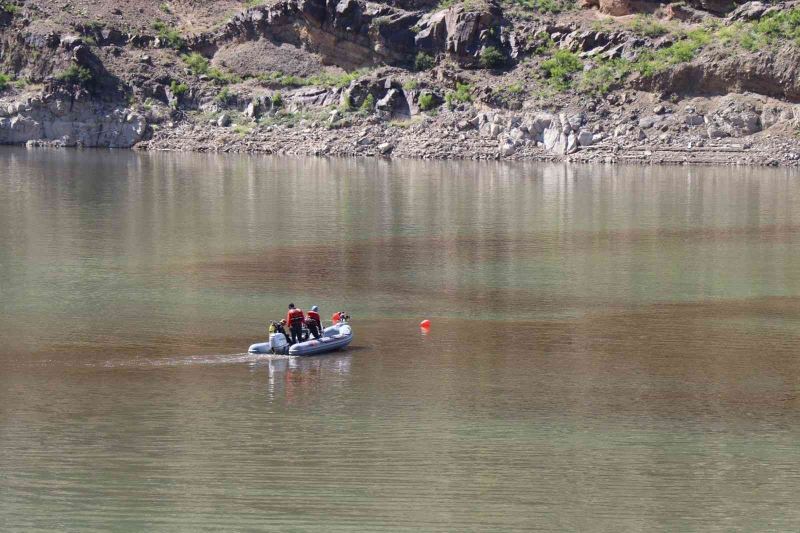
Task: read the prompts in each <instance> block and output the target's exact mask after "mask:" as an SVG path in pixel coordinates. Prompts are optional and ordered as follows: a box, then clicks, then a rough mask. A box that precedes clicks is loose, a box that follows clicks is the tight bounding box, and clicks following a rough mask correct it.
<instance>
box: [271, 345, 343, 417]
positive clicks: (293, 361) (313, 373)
mask: <svg viewBox="0 0 800 533" xmlns="http://www.w3.org/2000/svg"><path fill="white" fill-rule="evenodd" d="M351 364H352V355H351V354H337V353H333V354H329V355H326V356H324V357H322V356H319V357H317V356H315V357H278V356H276V357H271V358H270V359H269V360H268V361H267V365H266V367H267V391H268V394H269V400H270V401H276V400H278V399H280V400H281V401H283V402H285V403H286V404H287V405H296V404H298V403H302V402H303V401H304V399H305V398H307V397H308V396H309V395H310V396H316V395H317V393H318V391H319V389H320V388H322V387H325V388H328V387H330V386H335V387H346V386H347V385H348V379H347V378H348V376H349V374H350V366H351ZM257 370H260V369H258V368H257Z"/></svg>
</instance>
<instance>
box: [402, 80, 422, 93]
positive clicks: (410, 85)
mask: <svg viewBox="0 0 800 533" xmlns="http://www.w3.org/2000/svg"><path fill="white" fill-rule="evenodd" d="M417 87H419V82H418V81H417V80H415V79H414V78H411V79H410V80H406V81H404V82H403V89H405V90H406V91H413V90H414V89H416V88H417Z"/></svg>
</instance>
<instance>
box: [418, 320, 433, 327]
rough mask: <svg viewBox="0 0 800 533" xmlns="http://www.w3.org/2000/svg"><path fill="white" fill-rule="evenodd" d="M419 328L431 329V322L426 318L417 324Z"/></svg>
mask: <svg viewBox="0 0 800 533" xmlns="http://www.w3.org/2000/svg"><path fill="white" fill-rule="evenodd" d="M419 327H421V328H425V329H428V328H429V327H431V321H430V320H428V319H427V318H426V319H425V320H423V321H422V322H420V323H419Z"/></svg>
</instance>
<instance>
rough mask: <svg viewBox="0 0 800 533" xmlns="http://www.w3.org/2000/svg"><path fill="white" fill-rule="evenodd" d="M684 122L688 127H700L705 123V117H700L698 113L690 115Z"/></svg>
mask: <svg viewBox="0 0 800 533" xmlns="http://www.w3.org/2000/svg"><path fill="white" fill-rule="evenodd" d="M683 122H684V124H686V125H687V126H699V125H701V124H703V123H705V119H704V118H703V115H698V114H697V113H689V114H688V115H686V117H685V118H684V119H683Z"/></svg>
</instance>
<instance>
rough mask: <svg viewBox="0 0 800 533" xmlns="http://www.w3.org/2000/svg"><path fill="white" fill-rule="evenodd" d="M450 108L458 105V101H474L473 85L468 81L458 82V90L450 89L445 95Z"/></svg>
mask: <svg viewBox="0 0 800 533" xmlns="http://www.w3.org/2000/svg"><path fill="white" fill-rule="evenodd" d="M444 99H445V101H446V102H447V106H448V107H449V108H451V109H452V108H453V107H455V106H456V103H466V102H471V101H472V85H469V84H468V83H456V90H455V91H450V92H449V93H447V94H446V95H445V97H444Z"/></svg>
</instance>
